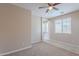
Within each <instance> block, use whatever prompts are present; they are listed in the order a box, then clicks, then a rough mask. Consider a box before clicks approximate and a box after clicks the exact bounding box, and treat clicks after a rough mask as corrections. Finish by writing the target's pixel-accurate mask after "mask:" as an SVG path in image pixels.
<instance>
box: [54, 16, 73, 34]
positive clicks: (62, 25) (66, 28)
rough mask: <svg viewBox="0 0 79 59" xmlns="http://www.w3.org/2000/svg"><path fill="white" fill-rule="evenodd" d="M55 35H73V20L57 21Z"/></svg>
mask: <svg viewBox="0 0 79 59" xmlns="http://www.w3.org/2000/svg"><path fill="white" fill-rule="evenodd" d="M55 33H69V34H70V33H71V18H70V17H68V18H64V19H58V20H55Z"/></svg>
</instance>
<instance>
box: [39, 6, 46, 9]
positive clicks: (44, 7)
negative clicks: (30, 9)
mask: <svg viewBox="0 0 79 59" xmlns="http://www.w3.org/2000/svg"><path fill="white" fill-rule="evenodd" d="M38 8H39V9H42V8H47V6H45V7H38Z"/></svg>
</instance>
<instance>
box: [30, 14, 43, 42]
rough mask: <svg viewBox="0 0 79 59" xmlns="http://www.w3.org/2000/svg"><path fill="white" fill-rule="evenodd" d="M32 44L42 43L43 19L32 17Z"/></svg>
mask: <svg viewBox="0 0 79 59" xmlns="http://www.w3.org/2000/svg"><path fill="white" fill-rule="evenodd" d="M31 25H32V29H31V30H32V37H31V40H32V43H37V42H40V41H41V18H40V17H38V16H35V15H32V24H31Z"/></svg>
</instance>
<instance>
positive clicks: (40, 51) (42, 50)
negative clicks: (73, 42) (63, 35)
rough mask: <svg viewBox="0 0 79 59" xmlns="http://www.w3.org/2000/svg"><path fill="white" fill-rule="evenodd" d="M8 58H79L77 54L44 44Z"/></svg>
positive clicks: (41, 43) (38, 44)
mask: <svg viewBox="0 0 79 59" xmlns="http://www.w3.org/2000/svg"><path fill="white" fill-rule="evenodd" d="M6 56H78V55H77V54H75V53H72V52H69V51H67V50H64V49H61V48H58V47H55V46H52V45H49V44H47V43H44V42H40V43H37V44H34V45H33V47H32V48H30V49H26V50H23V51H20V52H16V53H12V54H9V55H6Z"/></svg>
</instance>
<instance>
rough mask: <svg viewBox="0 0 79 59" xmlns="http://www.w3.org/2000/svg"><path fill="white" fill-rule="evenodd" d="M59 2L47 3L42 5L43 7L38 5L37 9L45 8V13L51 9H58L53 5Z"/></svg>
mask: <svg viewBox="0 0 79 59" xmlns="http://www.w3.org/2000/svg"><path fill="white" fill-rule="evenodd" d="M59 4H61V3H48V6H44V7H39V9H43V8H47V10H46V13H48V12H49V11H51V10H53V9H54V10H59V9H58V8H56V7H55V6H57V5H59Z"/></svg>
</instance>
